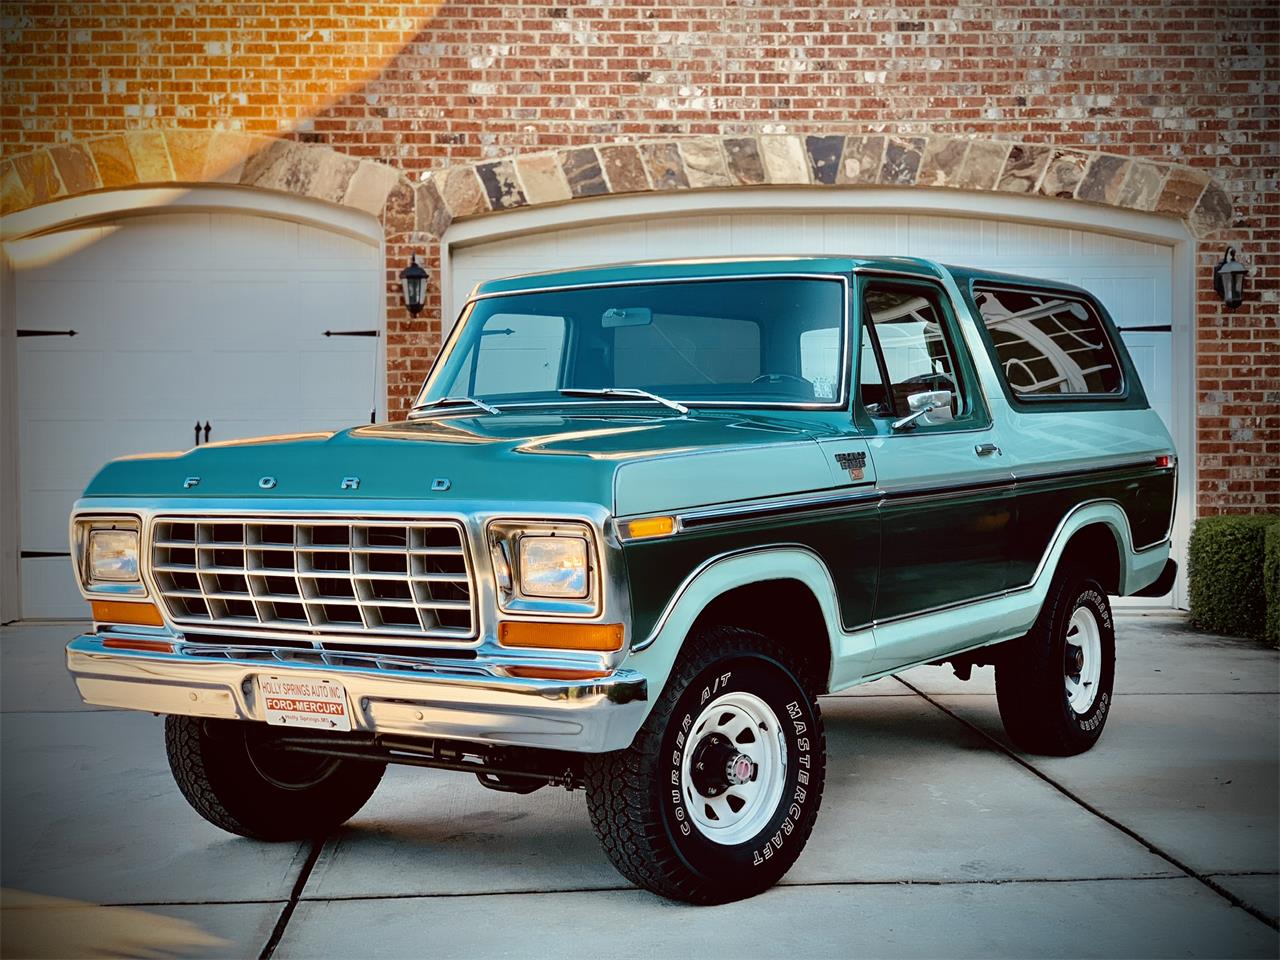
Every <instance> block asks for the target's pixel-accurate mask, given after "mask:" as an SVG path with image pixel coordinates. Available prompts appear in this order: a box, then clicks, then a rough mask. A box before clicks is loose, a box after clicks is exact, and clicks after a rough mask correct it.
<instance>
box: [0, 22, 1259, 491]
mask: <svg viewBox="0 0 1280 960" xmlns="http://www.w3.org/2000/svg"><path fill="white" fill-rule="evenodd" d="M0 30H3V42H4V52H3V56H4V63H3V67H4V70H3V74H4V76H3V81H2V84H0V145H3V147H4V149H5V150H6V152H14V151H21V150H23V149H26V148H27V147H28V146H29V145H33V144H39V143H46V142H50V141H58V140H69V139H76V138H80V137H84V136H89V135H95V134H100V133H104V132H109V131H116V130H120V129H136V128H144V127H148V126H167V127H173V126H179V127H205V128H207V127H218V128H225V129H243V130H249V131H255V132H277V131H280V132H285V134H286V135H287V136H291V137H295V138H301V139H307V140H315V141H320V142H324V143H326V144H328V145H330V146H332V147H333V148H335V149H337V150H341V151H344V152H349V153H352V154H356V155H360V156H362V157H370V158H377V159H382V160H385V161H386V162H388V163H391V164H394V165H397V166H400V167H402V168H404V169H406V170H409V171H412V172H417V171H421V170H426V169H430V168H432V167H435V166H439V165H442V164H446V163H453V162H458V161H461V160H468V159H478V158H483V157H495V156H504V155H508V154H511V153H514V152H520V151H531V150H541V149H546V148H550V147H560V146H565V145H572V144H586V143H596V142H601V141H608V140H614V139H628V138H635V137H654V136H674V135H685V134H699V133H724V132H743V133H749V132H756V133H759V132H784V131H785V132H832V133H840V132H846V131H865V130H866V129H867V128H869V127H871V128H875V129H877V130H881V129H883V130H887V131H896V132H901V133H912V132H933V133H954V134H960V135H964V134H976V135H981V136H989V137H996V138H1007V139H1016V140H1025V141H1031V142H1044V143H1051V144H1056V145H1075V146H1084V147H1089V148H1095V149H1103V150H1107V151H1112V152H1117V153H1124V154H1129V155H1135V156H1144V157H1151V158H1157V159H1165V160H1176V161H1179V162H1185V163H1188V164H1191V165H1193V166H1197V167H1201V168H1203V169H1206V170H1208V171H1211V172H1212V173H1213V174H1214V175H1215V176H1216V177H1217V178H1218V179H1219V181H1220V182H1221V183H1222V184H1223V185H1224V187H1225V188H1226V189H1227V191H1228V192H1229V193H1230V194H1231V196H1232V199H1233V202H1234V205H1235V210H1236V220H1235V223H1233V224H1232V225H1231V226H1230V227H1229V228H1228V229H1227V230H1225V231H1223V232H1222V233H1221V235H1220V236H1218V237H1214V238H1212V240H1211V242H1206V243H1205V244H1203V245H1202V246H1201V247H1200V249H1199V251H1198V261H1199V265H1198V269H1197V277H1196V280H1197V284H1198V305H1197V320H1196V322H1197V327H1198V338H1199V355H1198V375H1197V376H1198V382H1197V402H1198V404H1199V421H1198V430H1199V449H1200V456H1201V462H1200V490H1199V492H1198V499H1199V508H1200V510H1201V512H1206V513H1207V512H1216V511H1219V510H1234V509H1254V508H1258V507H1262V506H1264V505H1265V506H1270V507H1272V508H1278V507H1280V326H1278V320H1277V314H1278V312H1280V229H1278V228H1280V200H1278V199H1277V197H1278V192H1277V176H1278V174H1277V166H1278V165H1280V146H1278V144H1280V119H1278V117H1277V114H1278V113H1280V5H1277V4H1275V3H1268V2H1259V3H1241V2H1229V0H1224V2H1218V3H1213V4H1208V3H1190V2H1179V0H1152V2H1131V3H1116V2H1106V0H1096V2H1075V3H1070V2H1068V3H1056V2H1052V0H1044V2H1034V3H1032V2H1026V3H1019V2H1005V3H969V2H965V3H941V2H937V3H928V2H922V0H899V2H897V3H895V4H893V5H892V6H890V5H888V4H883V3H868V4H862V5H858V4H852V3H836V2H830V3H821V2H809V3H806V2H795V0H789V2H776V0H756V2H747V0H742V2H728V0H667V2H652V3H650V2H643V0H639V2H636V0H632V2H623V0H618V2H607V0H604V2H602V0H594V2H590V3H582V2H568V0H556V2H554V3H540V2H526V3H515V2H509V3H489V2H481V0H477V2H470V3H465V4H443V5H439V6H435V5H424V4H359V5H357V4H320V3H316V4H293V3H271V4H266V5H265V6H264V5H262V4H210V3H176V4H175V3H140V4H135V3H111V2H98V3H93V4H90V3H75V4H63V3H46V4H35V3H23V2H10V3H7V4H6V5H5V6H4V8H3V11H2V13H0ZM410 239H411V238H410V237H409V236H408V235H406V234H396V235H393V236H390V237H388V269H387V281H388V302H389V315H390V317H389V322H390V329H389V337H388V347H389V355H390V359H389V363H390V367H391V369H390V372H389V382H390V384H391V387H390V390H391V393H392V398H391V399H392V403H393V408H394V407H395V406H396V405H397V404H402V403H403V402H404V400H405V398H406V397H407V396H408V395H409V394H410V393H411V392H412V389H413V384H414V382H415V381H416V380H418V379H419V378H420V376H421V374H422V372H423V370H424V369H425V367H426V365H427V363H428V362H429V360H430V358H431V357H432V356H433V355H434V352H435V350H436V349H438V337H439V317H438V311H439V301H438V290H435V289H434V288H433V291H432V293H433V297H434V298H435V299H434V301H433V302H432V303H431V304H430V305H429V307H428V310H427V311H426V312H425V313H424V315H423V317H422V318H420V319H419V320H418V321H416V322H410V321H409V319H408V317H407V316H406V315H405V314H404V311H403V309H402V308H401V306H400V304H399V300H398V292H397V289H396V284H395V276H394V275H395V272H396V271H397V270H398V268H399V266H400V265H402V264H403V263H404V262H406V261H407V259H408V254H409V249H410V248H409V240H410ZM1227 242H1230V243H1232V244H1234V245H1235V246H1236V247H1237V248H1238V249H1239V250H1240V253H1241V257H1242V259H1243V260H1244V261H1245V262H1246V263H1250V264H1251V265H1252V266H1253V268H1254V273H1253V275H1252V276H1251V277H1250V279H1249V283H1248V289H1249V297H1248V300H1247V302H1246V303H1245V305H1244V306H1242V307H1241V308H1240V309H1239V310H1237V311H1235V312H1232V313H1228V312H1226V311H1224V310H1223V309H1222V308H1221V304H1220V303H1219V302H1218V300H1217V298H1216V297H1215V296H1214V294H1213V291H1212V286H1211V283H1210V265H1211V263H1212V262H1213V261H1216V259H1217V258H1218V257H1219V256H1220V255H1221V249H1222V247H1223V246H1224V245H1225V244H1226V243H1227ZM429 254H430V257H431V258H434V254H435V251H434V250H431V251H429Z"/></svg>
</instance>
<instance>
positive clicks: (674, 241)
mask: <svg viewBox="0 0 1280 960" xmlns="http://www.w3.org/2000/svg"><path fill="white" fill-rule="evenodd" d="M728 224H729V218H728V217H725V216H711V217H686V218H684V219H682V220H681V221H680V222H678V223H670V224H665V223H664V224H644V229H643V230H637V231H634V233H635V234H638V235H640V236H643V237H644V256H645V257H647V258H649V259H652V260H661V259H666V258H670V257H696V256H705V255H706V250H707V249H708V246H707V245H708V244H713V245H714V244H717V243H719V240H720V237H721V236H723V235H724V231H725V230H726V229H727V227H728Z"/></svg>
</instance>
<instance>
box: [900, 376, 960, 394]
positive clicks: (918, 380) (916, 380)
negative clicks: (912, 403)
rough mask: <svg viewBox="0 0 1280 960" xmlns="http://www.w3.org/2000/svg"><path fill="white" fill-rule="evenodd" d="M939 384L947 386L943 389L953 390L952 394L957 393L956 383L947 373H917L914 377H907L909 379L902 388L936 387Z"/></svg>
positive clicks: (903, 382) (903, 383)
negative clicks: (908, 386)
mask: <svg viewBox="0 0 1280 960" xmlns="http://www.w3.org/2000/svg"><path fill="white" fill-rule="evenodd" d="M939 382H941V383H945V384H946V386H945V387H944V388H943V389H945V390H951V391H952V392H954V391H955V388H956V384H955V381H954V380H952V379H951V378H950V377H949V376H947V375H946V374H945V373H917V374H916V375H915V376H914V377H907V379H905V380H903V381H902V386H904V387H905V386H907V385H910V386H913V387H914V386H925V385H929V386H935V387H936V386H937V384H938V383H939Z"/></svg>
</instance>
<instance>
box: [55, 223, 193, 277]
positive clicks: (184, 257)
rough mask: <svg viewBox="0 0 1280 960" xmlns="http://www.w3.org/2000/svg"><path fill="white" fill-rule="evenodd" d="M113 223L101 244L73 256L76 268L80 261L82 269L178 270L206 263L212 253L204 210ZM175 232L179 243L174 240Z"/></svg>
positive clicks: (79, 267) (78, 267)
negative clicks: (113, 226) (179, 238)
mask: <svg viewBox="0 0 1280 960" xmlns="http://www.w3.org/2000/svg"><path fill="white" fill-rule="evenodd" d="M115 226H116V229H114V230H111V231H110V233H109V235H107V236H106V237H104V239H103V240H102V242H101V243H95V244H93V245H92V246H90V247H86V248H85V249H84V250H83V251H81V252H80V253H78V254H77V255H76V269H77V270H78V269H81V266H80V265H81V263H83V268H84V269H86V270H110V271H117V270H137V269H139V268H142V269H146V270H151V271H163V270H179V269H185V268H189V267H190V266H191V265H192V264H193V263H199V262H208V259H209V257H210V255H211V252H212V251H211V237H210V228H209V215H208V214H206V213H171V214H166V215H165V216H164V217H135V218H130V219H129V220H127V221H120V223H119V224H116V225H115ZM175 235H181V237H182V242H181V243H174V237H175Z"/></svg>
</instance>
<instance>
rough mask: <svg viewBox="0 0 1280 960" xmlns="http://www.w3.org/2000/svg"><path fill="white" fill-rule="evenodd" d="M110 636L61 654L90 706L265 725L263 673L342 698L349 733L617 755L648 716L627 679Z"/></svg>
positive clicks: (632, 674) (635, 676)
mask: <svg viewBox="0 0 1280 960" xmlns="http://www.w3.org/2000/svg"><path fill="white" fill-rule="evenodd" d="M112 638H113V634H110V633H108V634H106V635H99V634H87V635H84V636H80V637H77V638H76V639H74V640H72V641H71V643H70V644H69V645H68V646H67V668H68V669H69V670H70V671H71V674H72V676H73V677H74V679H75V682H76V687H77V688H78V689H79V691H80V695H81V697H82V698H84V700H85V702H86V703H93V704H99V705H102V706H111V707H124V708H127V709H133V710H146V711H149V712H154V713H161V714H178V715H186V716H198V717H218V718H223V719H228V720H255V721H264V720H265V718H266V713H265V709H264V706H263V704H262V703H261V698H260V696H259V693H258V685H257V683H256V680H255V678H256V677H257V676H258V675H259V674H268V675H272V676H280V675H286V676H289V677H293V678H327V679H331V680H336V681H338V682H340V683H341V684H342V685H343V687H344V688H345V689H346V693H347V701H348V703H347V708H348V711H349V712H350V715H351V725H352V729H354V730H361V731H365V732H369V733H383V734H398V735H403V736H410V737H415V736H416V737H444V738H452V739H458V740H469V741H475V742H480V743H491V744H500V745H514V746H531V747H547V748H553V749H557V750H572V751H579V752H590V753H598V752H603V751H608V750H618V749H621V748H623V747H625V746H626V745H627V744H629V743H630V742H631V738H632V737H633V736H634V735H635V731H636V730H637V729H638V728H639V726H640V724H641V723H642V722H643V720H644V717H645V714H646V713H647V712H648V704H647V701H648V682H647V680H646V679H645V678H644V677H643V676H642V675H641V674H639V673H637V672H636V671H633V670H617V671H615V672H613V673H611V674H610V675H609V676H606V677H602V678H599V679H590V680H531V679H523V678H519V677H512V676H507V675H504V674H503V672H502V670H501V668H495V667H479V666H475V665H470V664H459V663H453V662H448V661H431V660H421V659H415V660H403V661H401V660H396V659H394V658H377V657H357V656H345V655H344V656H329V655H321V654H312V653H311V652H309V651H290V650H258V651H253V650H248V649H244V648H237V647H233V646H226V645H218V644H184V643H177V644H176V645H175V649H174V650H173V652H170V653H166V652H160V651H142V650H122V649H113V648H110V647H107V646H105V641H106V640H110V639H112ZM545 662H546V661H542V663H541V664H540V665H542V664H545Z"/></svg>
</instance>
